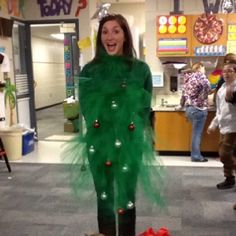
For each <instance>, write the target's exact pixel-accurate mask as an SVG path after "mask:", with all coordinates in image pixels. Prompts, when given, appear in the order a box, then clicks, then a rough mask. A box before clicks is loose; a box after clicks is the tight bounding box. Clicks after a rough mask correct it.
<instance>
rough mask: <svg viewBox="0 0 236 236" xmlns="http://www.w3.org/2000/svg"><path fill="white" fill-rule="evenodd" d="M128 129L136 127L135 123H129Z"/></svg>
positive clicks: (131, 129)
mask: <svg viewBox="0 0 236 236" xmlns="http://www.w3.org/2000/svg"><path fill="white" fill-rule="evenodd" d="M128 129H129V131H133V130H134V129H135V125H134V123H133V122H132V123H131V124H129V126H128Z"/></svg>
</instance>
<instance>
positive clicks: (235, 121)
mask: <svg viewBox="0 0 236 236" xmlns="http://www.w3.org/2000/svg"><path fill="white" fill-rule="evenodd" d="M223 78H224V81H225V82H224V83H223V84H222V86H221V87H220V89H219V90H218V92H217V94H216V115H215V117H214V119H213V120H212V121H211V123H210V125H209V127H208V129H207V132H208V133H211V132H213V131H214V130H216V128H217V127H219V129H220V134H221V137H220V144H219V155H220V160H221V162H222V163H223V170H224V176H225V180H224V181H223V182H221V183H219V184H217V185H216V186H217V188H218V189H229V188H233V187H234V185H235V173H234V172H235V170H236V153H235V150H236V105H235V104H233V97H234V96H235V95H234V91H235V85H236V64H232V63H230V64H226V65H225V66H224V68H223ZM229 101H230V102H229Z"/></svg>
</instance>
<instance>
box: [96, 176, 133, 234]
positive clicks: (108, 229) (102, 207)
mask: <svg viewBox="0 0 236 236" xmlns="http://www.w3.org/2000/svg"><path fill="white" fill-rule="evenodd" d="M108 176H109V178H108V179H107V181H106V184H105V186H104V185H103V184H101V182H100V181H99V179H94V184H95V189H96V193H97V219H98V228H99V233H101V234H104V235H105V236H116V215H118V235H119V236H135V220H136V210H135V207H133V208H132V209H124V211H123V212H122V213H121V214H120V213H117V209H114V205H115V203H114V202H115V199H114V198H115V197H114V182H115V181H114V176H113V174H112V172H110V173H109V175H108ZM134 176H136V174H134V173H132V178H134ZM135 179H137V177H135ZM132 183H134V182H133V180H132ZM129 184H130V183H129V178H127V193H126V194H127V195H128V199H129V200H130V201H132V202H133V203H135V188H136V183H135V186H133V187H132V186H130V185H129ZM104 191H105V193H106V196H107V198H106V199H104V198H102V194H103V193H104Z"/></svg>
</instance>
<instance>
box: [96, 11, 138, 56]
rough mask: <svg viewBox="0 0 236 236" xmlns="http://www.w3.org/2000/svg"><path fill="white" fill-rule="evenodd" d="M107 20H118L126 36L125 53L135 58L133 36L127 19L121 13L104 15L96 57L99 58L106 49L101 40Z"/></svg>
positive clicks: (98, 34) (99, 31)
mask: <svg viewBox="0 0 236 236" xmlns="http://www.w3.org/2000/svg"><path fill="white" fill-rule="evenodd" d="M107 21H116V22H117V23H118V24H119V25H120V27H121V28H122V30H123V31H124V37H125V42H124V45H123V55H124V56H127V57H129V58H135V57H136V52H135V49H134V45H133V38H132V34H131V31H130V28H129V24H128V22H127V20H126V19H125V18H124V17H123V16H122V15H120V14H112V15H110V14H108V15H106V16H105V17H103V18H102V19H101V21H100V23H99V27H98V33H97V41H96V52H95V59H97V58H99V57H100V56H101V54H102V52H104V51H105V48H104V47H103V44H102V41H101V34H102V28H103V25H104V24H105V23H106V22H107Z"/></svg>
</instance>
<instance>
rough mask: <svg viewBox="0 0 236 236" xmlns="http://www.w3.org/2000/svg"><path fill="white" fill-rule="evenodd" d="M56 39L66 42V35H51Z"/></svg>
mask: <svg viewBox="0 0 236 236" xmlns="http://www.w3.org/2000/svg"><path fill="white" fill-rule="evenodd" d="M51 36H52V37H53V38H55V39H59V40H64V34H51Z"/></svg>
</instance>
